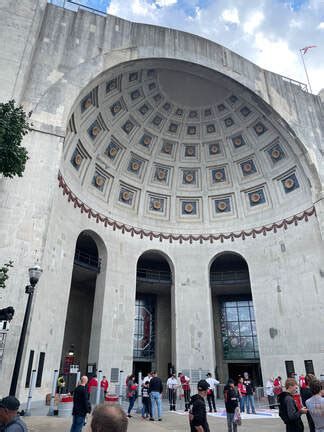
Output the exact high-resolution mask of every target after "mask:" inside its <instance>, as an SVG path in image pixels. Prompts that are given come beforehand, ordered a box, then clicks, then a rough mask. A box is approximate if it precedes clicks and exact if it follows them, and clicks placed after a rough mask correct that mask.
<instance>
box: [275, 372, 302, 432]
mask: <svg viewBox="0 0 324 432" xmlns="http://www.w3.org/2000/svg"><path fill="white" fill-rule="evenodd" d="M285 388H286V391H283V392H281V393H280V394H279V395H278V401H279V416H280V418H281V419H282V421H283V422H284V423H285V425H286V432H303V431H304V424H303V422H302V420H301V416H302V414H306V413H307V409H306V408H304V407H303V408H301V409H300V410H299V409H298V408H297V405H296V402H295V401H294V398H293V395H294V394H296V392H297V389H298V384H297V381H296V380H295V379H293V378H287V379H286V382H285Z"/></svg>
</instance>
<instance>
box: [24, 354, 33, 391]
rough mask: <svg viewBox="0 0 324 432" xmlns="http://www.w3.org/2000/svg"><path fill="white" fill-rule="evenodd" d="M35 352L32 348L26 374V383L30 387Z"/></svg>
mask: <svg viewBox="0 0 324 432" xmlns="http://www.w3.org/2000/svg"><path fill="white" fill-rule="evenodd" d="M34 354H35V352H34V351H33V350H30V353H29V360H28V368H27V375H26V384H25V387H26V388H28V387H29V385H30V377H31V373H32V368H33V361H34Z"/></svg>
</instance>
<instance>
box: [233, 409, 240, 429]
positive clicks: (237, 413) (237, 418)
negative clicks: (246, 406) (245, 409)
mask: <svg viewBox="0 0 324 432" xmlns="http://www.w3.org/2000/svg"><path fill="white" fill-rule="evenodd" d="M233 422H234V423H235V424H236V425H237V426H241V425H242V418H241V411H240V408H239V407H236V408H235V411H234V420H233Z"/></svg>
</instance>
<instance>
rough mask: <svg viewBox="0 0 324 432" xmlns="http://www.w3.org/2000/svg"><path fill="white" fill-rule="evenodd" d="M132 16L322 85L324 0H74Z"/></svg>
mask: <svg viewBox="0 0 324 432" xmlns="http://www.w3.org/2000/svg"><path fill="white" fill-rule="evenodd" d="M75 1H76V2H79V3H82V4H84V5H88V6H91V7H93V8H95V9H98V10H101V11H105V12H107V13H109V14H112V15H117V16H119V17H121V18H125V19H127V20H130V21H135V22H140V23H147V24H155V25H161V26H165V27H172V28H175V29H178V30H183V31H186V32H189V33H194V34H197V35H199V36H202V37H205V38H207V39H210V40H212V41H214V42H217V43H218V44H221V45H224V46H225V47H227V48H229V49H231V50H233V51H235V52H236V53H238V54H240V55H242V56H243V57H245V58H247V59H249V60H251V61H252V62H254V63H256V64H257V65H259V66H260V67H262V68H264V69H268V70H270V71H272V72H276V73H278V74H281V75H284V76H287V77H290V78H292V79H295V80H298V81H301V82H303V83H307V79H306V75H305V71H304V69H303V64H302V59H301V55H300V51H299V50H300V49H301V48H304V47H306V46H310V45H316V48H312V49H309V50H308V51H307V53H306V54H305V55H304V57H303V58H304V60H305V63H306V66H307V70H308V75H309V79H310V83H311V87H312V90H313V93H318V92H319V91H320V90H321V89H323V88H324V0H130V1H127V0H75Z"/></svg>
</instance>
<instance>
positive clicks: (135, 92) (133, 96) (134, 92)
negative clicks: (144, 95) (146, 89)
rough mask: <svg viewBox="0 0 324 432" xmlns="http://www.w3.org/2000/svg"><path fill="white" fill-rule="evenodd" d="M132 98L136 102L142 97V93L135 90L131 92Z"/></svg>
mask: <svg viewBox="0 0 324 432" xmlns="http://www.w3.org/2000/svg"><path fill="white" fill-rule="evenodd" d="M130 96H131V99H132V100H136V99H138V98H139V97H140V96H141V93H140V91H139V90H134V91H132V92H131V94H130Z"/></svg>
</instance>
